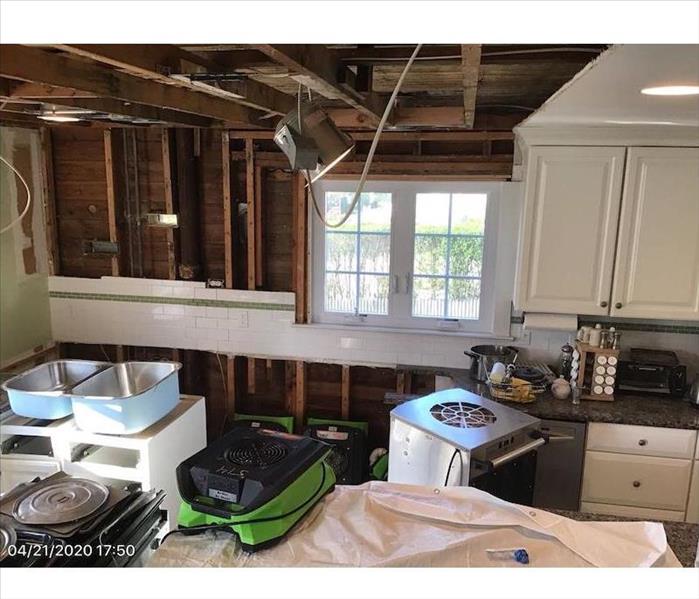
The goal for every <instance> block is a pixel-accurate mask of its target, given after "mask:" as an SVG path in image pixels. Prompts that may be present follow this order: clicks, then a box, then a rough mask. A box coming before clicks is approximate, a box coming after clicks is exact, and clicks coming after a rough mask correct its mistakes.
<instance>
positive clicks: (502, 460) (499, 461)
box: [488, 437, 546, 469]
mask: <svg viewBox="0 0 699 599" xmlns="http://www.w3.org/2000/svg"><path fill="white" fill-rule="evenodd" d="M545 443H546V439H545V438H544V437H539V438H538V439H534V440H533V441H531V442H530V443H527V444H526V445H522V446H521V447H518V448H517V449H514V450H512V451H511V452H510V453H506V454H504V455H501V456H499V457H497V458H495V459H494V460H490V461H489V463H488V464H489V466H490V467H491V468H493V469H495V468H499V467H500V466H502V465H503V464H507V463H508V462H511V461H512V460H514V459H515V458H518V457H519V456H522V455H524V454H525V453H529V452H530V451H532V450H534V449H536V448H537V447H541V446H542V445H544V444H545Z"/></svg>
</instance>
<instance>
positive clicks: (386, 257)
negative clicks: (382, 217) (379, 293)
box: [359, 212, 391, 274]
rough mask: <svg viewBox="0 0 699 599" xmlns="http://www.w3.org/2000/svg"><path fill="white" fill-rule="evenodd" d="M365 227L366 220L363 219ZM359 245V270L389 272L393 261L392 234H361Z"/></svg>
mask: <svg viewBox="0 0 699 599" xmlns="http://www.w3.org/2000/svg"><path fill="white" fill-rule="evenodd" d="M363 215H364V213H363V212H362V216H363ZM363 227H364V222H363V221H362V228H363ZM359 245H360V252H359V270H360V271H362V272H380V273H386V274H388V272H389V267H390V262H391V236H390V235H376V234H372V233H370V234H367V235H365V234H362V235H360V236H359Z"/></svg>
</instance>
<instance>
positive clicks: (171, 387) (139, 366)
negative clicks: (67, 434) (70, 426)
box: [71, 362, 182, 435]
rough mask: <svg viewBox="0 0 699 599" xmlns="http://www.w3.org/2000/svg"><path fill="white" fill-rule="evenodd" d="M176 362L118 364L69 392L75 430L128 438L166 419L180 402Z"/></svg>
mask: <svg viewBox="0 0 699 599" xmlns="http://www.w3.org/2000/svg"><path fill="white" fill-rule="evenodd" d="M181 367H182V364H180V363H178V362H122V363H120V364H115V365H113V366H111V367H110V368H107V369H106V370H103V371H102V372H100V373H99V374H97V375H95V376H93V377H92V378H90V379H88V380H87V381H85V382H84V383H81V384H80V385H77V386H76V387H74V388H73V391H72V392H71V398H72V404H73V414H74V415H75V423H76V424H77V425H78V428H81V429H82V430H84V431H89V432H92V433H104V434H113V435H130V434H133V433H138V432H140V431H142V430H144V429H146V428H148V427H149V426H150V425H152V424H154V423H155V422H157V421H158V420H160V419H161V418H163V417H164V416H166V415H167V414H168V413H169V412H170V411H171V410H172V409H173V408H174V407H175V406H176V405H177V402H178V401H179V398H180V386H179V381H178V379H177V371H178V370H179V369H180V368H181Z"/></svg>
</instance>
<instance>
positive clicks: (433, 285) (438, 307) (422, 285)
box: [413, 277, 446, 318]
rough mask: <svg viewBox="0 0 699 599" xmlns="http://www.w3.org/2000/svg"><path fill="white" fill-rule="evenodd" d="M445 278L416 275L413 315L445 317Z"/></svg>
mask: <svg viewBox="0 0 699 599" xmlns="http://www.w3.org/2000/svg"><path fill="white" fill-rule="evenodd" d="M445 291H446V280H445V279H430V278H426V277H415V278H414V280H413V316H427V317H432V318H444V297H445Z"/></svg>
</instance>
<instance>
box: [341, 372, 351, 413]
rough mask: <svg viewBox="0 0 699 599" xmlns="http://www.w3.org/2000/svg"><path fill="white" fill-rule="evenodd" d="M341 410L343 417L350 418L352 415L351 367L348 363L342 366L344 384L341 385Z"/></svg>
mask: <svg viewBox="0 0 699 599" xmlns="http://www.w3.org/2000/svg"><path fill="white" fill-rule="evenodd" d="M341 397H342V400H341V401H342V404H341V412H342V419H343V420H349V415H350V367H349V366H347V365H346V364H343V366H342V386H341Z"/></svg>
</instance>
